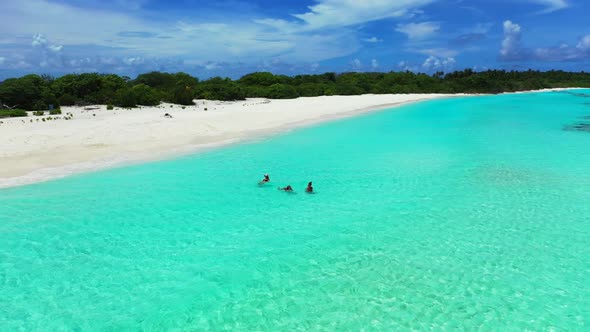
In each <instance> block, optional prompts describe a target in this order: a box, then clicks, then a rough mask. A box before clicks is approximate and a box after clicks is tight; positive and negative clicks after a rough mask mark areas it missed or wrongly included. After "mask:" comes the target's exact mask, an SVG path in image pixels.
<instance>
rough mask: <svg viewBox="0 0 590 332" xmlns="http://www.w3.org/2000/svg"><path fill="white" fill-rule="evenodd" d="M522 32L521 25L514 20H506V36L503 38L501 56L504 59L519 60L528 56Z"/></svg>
mask: <svg viewBox="0 0 590 332" xmlns="http://www.w3.org/2000/svg"><path fill="white" fill-rule="evenodd" d="M521 39H522V33H521V28H520V25H518V24H516V23H512V21H510V20H507V21H504V38H503V39H502V48H501V49H500V57H501V58H502V59H504V60H518V59H522V58H524V57H526V53H527V52H525V50H524V49H523V47H522V42H521Z"/></svg>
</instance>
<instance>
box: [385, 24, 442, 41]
mask: <svg viewBox="0 0 590 332" xmlns="http://www.w3.org/2000/svg"><path fill="white" fill-rule="evenodd" d="M438 30H440V25H439V24H438V23H436V22H421V23H407V24H398V25H397V28H396V29H395V31H397V32H401V33H403V34H406V35H407V36H408V38H409V39H425V38H428V37H431V36H432V35H434V34H435V33H436V32H437V31H438Z"/></svg>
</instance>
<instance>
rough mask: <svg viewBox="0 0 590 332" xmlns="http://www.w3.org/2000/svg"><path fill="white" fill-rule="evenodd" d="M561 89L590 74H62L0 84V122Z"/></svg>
mask: <svg viewBox="0 0 590 332" xmlns="http://www.w3.org/2000/svg"><path fill="white" fill-rule="evenodd" d="M565 87H590V73H586V72H583V71H582V72H565V71H560V70H552V71H546V72H542V71H535V70H528V71H504V70H488V71H482V72H476V71H473V70H471V69H466V70H462V71H455V72H451V73H446V74H445V73H443V72H436V73H434V74H432V75H428V74H424V73H414V72H410V71H405V72H393V71H392V72H388V73H381V72H368V73H360V72H348V73H342V74H336V73H324V74H318V75H297V76H292V77H291V76H285V75H274V74H272V73H269V72H256V73H251V74H248V75H245V76H243V77H241V78H239V79H237V80H232V79H230V78H221V77H213V78H209V79H206V80H202V81H201V80H199V79H198V78H196V77H193V76H191V75H189V74H186V73H182V72H179V73H164V72H150V73H146V74H141V75H138V76H137V77H136V78H135V79H131V78H130V77H128V76H119V75H115V74H98V73H83V74H69V75H65V76H61V77H58V78H55V77H52V76H49V75H35V74H32V75H26V76H23V77H20V78H10V79H6V80H4V81H3V82H1V83H0V102H1V103H2V106H3V108H5V109H4V110H2V111H0V117H11V116H13V117H14V116H26V112H23V111H39V110H47V109H48V108H49V105H52V106H53V107H54V108H56V109H57V108H59V106H73V105H82V106H83V105H111V107H109V108H112V106H119V107H125V108H130V107H136V106H138V105H142V106H154V105H158V104H160V103H161V102H167V103H172V104H179V105H194V101H193V100H194V99H203V100H220V101H234V100H244V99H246V98H269V99H292V98H297V97H317V96H333V95H343V96H350V95H363V94H408V93H445V94H454V93H470V94H473V93H477V94H482V93H486V94H494V93H502V92H515V91H527V90H539V89H545V88H565ZM19 110H20V111H19ZM56 113H57V112H56Z"/></svg>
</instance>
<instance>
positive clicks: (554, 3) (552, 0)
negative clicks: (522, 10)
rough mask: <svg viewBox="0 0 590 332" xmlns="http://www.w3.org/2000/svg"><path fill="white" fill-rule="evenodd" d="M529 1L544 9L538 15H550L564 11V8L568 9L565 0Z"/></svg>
mask: <svg viewBox="0 0 590 332" xmlns="http://www.w3.org/2000/svg"><path fill="white" fill-rule="evenodd" d="M529 1H530V2H533V3H536V4H539V5H542V6H544V7H545V9H544V10H542V11H541V12H539V13H540V14H546V13H551V12H554V11H556V10H560V9H565V8H567V7H569V3H568V1H566V0H529Z"/></svg>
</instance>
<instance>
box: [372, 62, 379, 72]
mask: <svg viewBox="0 0 590 332" xmlns="http://www.w3.org/2000/svg"><path fill="white" fill-rule="evenodd" d="M371 69H373V70H377V69H379V61H377V59H373V60H371Z"/></svg>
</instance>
